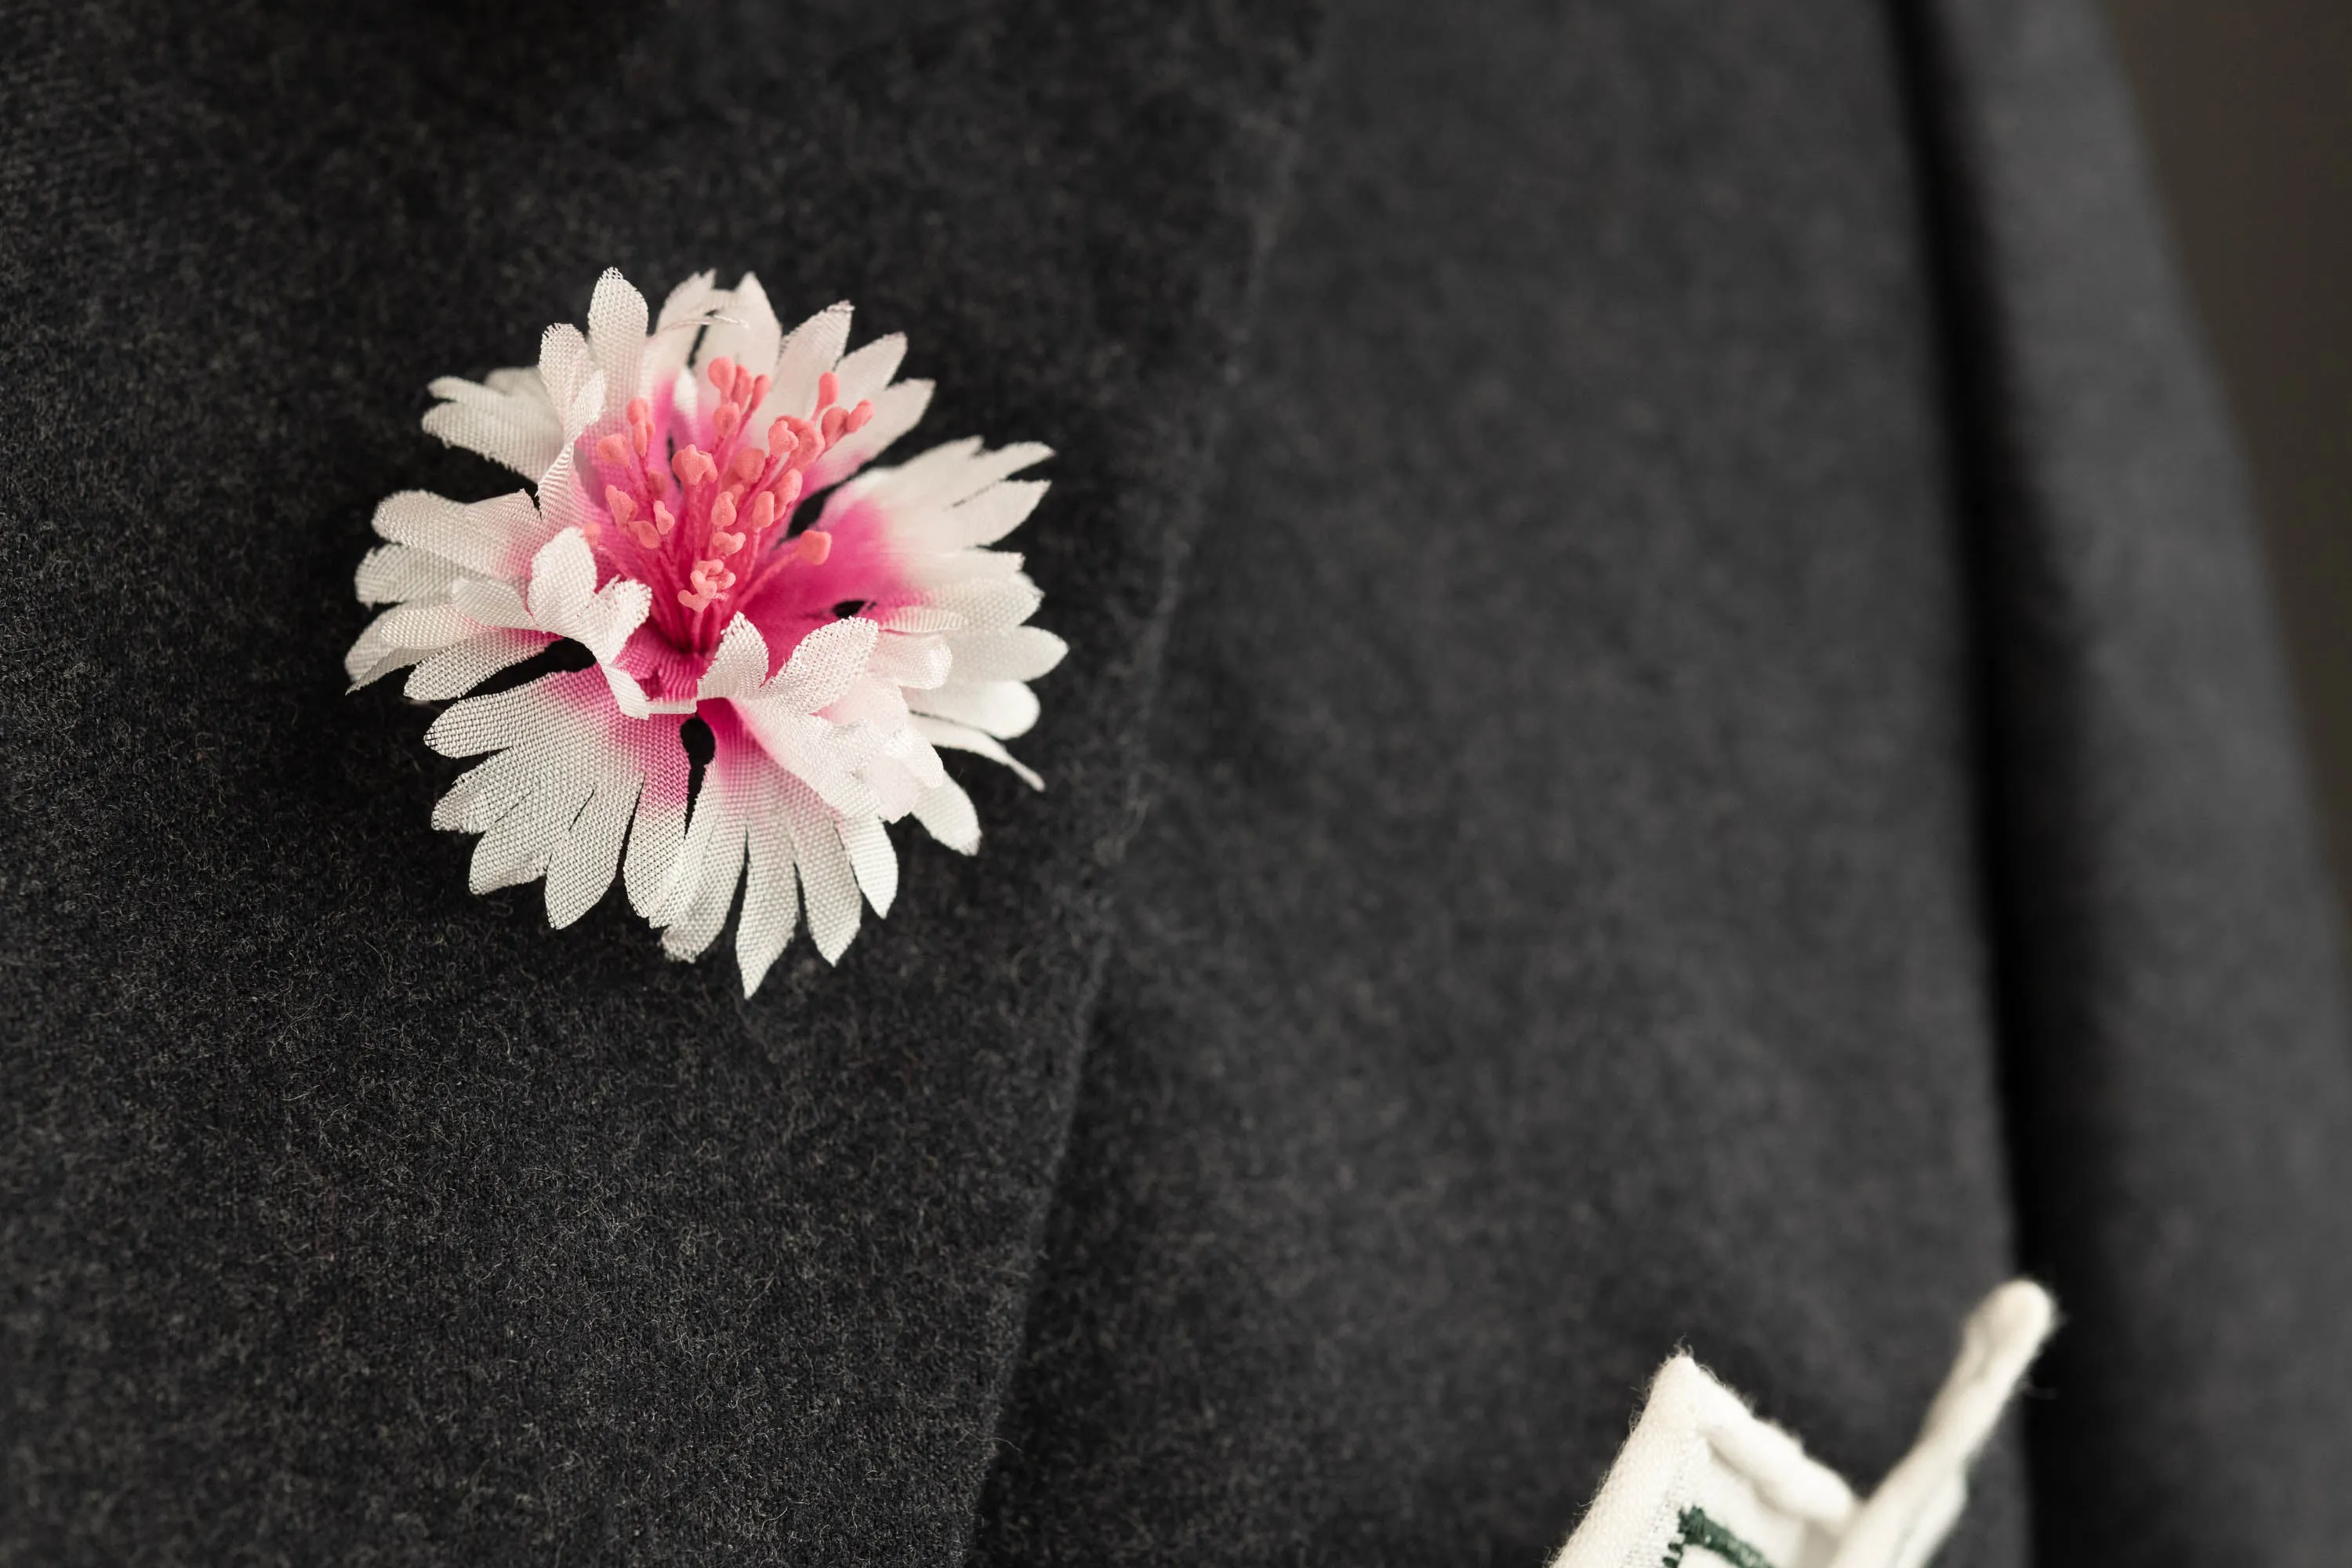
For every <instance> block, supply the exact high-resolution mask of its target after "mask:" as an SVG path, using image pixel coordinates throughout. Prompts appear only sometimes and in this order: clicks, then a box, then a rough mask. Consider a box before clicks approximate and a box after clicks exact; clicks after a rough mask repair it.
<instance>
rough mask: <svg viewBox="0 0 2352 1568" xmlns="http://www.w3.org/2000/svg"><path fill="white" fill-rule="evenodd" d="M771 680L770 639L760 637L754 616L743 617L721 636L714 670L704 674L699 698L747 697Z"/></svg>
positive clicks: (710, 668) (736, 619)
mask: <svg viewBox="0 0 2352 1568" xmlns="http://www.w3.org/2000/svg"><path fill="white" fill-rule="evenodd" d="M766 679H768V639H767V638H765V637H761V635H760V628H759V627H757V626H753V625H752V624H751V616H743V615H739V616H736V617H735V618H734V619H733V620H731V621H729V622H728V623H727V629H726V630H725V631H723V632H721V633H720V634H719V650H718V652H716V653H714V654H712V655H711V656H710V667H709V668H708V669H705V670H704V671H703V672H702V681H701V684H700V685H698V687H697V688H696V689H695V696H696V697H697V698H717V697H740V696H746V695H748V694H750V693H751V691H752V690H753V689H756V688H757V687H758V686H759V685H760V683H761V682H762V681H764V680H766Z"/></svg>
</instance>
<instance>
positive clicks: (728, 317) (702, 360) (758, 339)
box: [694, 272, 784, 429]
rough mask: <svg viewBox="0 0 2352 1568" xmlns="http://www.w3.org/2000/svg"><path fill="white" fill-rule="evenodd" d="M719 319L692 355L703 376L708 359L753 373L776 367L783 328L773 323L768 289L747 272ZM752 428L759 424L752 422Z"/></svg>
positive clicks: (764, 373) (707, 367) (701, 377)
mask: <svg viewBox="0 0 2352 1568" xmlns="http://www.w3.org/2000/svg"><path fill="white" fill-rule="evenodd" d="M719 316H720V318H721V319H720V320H719V321H717V322H716V323H714V324H713V325H712V326H711V328H710V330H709V331H706V332H704V333H703V334H702V347H701V349H700V350H699V351H698V352H697V353H696V354H695V356H694V363H695V365H696V367H697V368H698V370H700V371H701V372H702V373H703V374H702V375H700V376H698V377H697V380H698V381H700V380H702V379H705V378H707V376H708V374H709V366H710V362H711V361H713V360H716V359H731V360H733V361H734V362H735V363H737V364H740V365H741V366H742V367H743V368H744V369H745V370H748V371H750V372H751V374H753V375H768V374H772V373H773V372H774V370H775V368H776V350H777V348H778V347H779V346H781V345H782V342H783V340H784V330H783V328H782V326H780V325H778V324H777V321H776V312H775V310H774V309H773V308H772V307H771V306H770V305H769V303H768V291H767V290H766V289H762V288H761V287H760V280H759V279H757V278H755V277H753V276H752V275H751V273H749V272H746V273H745V274H743V280H742V281H741V282H740V283H738V284H736V285H735V289H734V291H733V292H732V293H730V295H728V297H727V303H726V305H725V307H724V308H723V309H721V310H720V311H719ZM752 428H754V429H759V428H761V426H757V425H754V426H752Z"/></svg>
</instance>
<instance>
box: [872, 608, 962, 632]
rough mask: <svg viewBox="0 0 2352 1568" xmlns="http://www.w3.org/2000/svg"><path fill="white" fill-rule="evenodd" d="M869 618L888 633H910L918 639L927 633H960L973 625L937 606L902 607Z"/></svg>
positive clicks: (951, 611)
mask: <svg viewBox="0 0 2352 1568" xmlns="http://www.w3.org/2000/svg"><path fill="white" fill-rule="evenodd" d="M868 616H869V618H870V619H871V620H872V621H873V622H874V624H875V625H876V626H880V627H881V628H882V629H883V630H884V631H886V632H908V633H910V634H913V635H915V636H918V637H919V636H921V635H922V634H923V633H925V632H960V631H962V630H964V629H965V628H966V627H968V626H971V622H970V621H968V620H966V619H964V617H963V616H960V615H958V614H956V613H955V612H954V611H953V610H943V609H941V608H940V607H939V606H938V605H899V606H898V608H897V609H895V610H884V611H880V612H868Z"/></svg>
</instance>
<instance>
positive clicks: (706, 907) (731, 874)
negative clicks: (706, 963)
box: [662, 780, 743, 959]
mask: <svg viewBox="0 0 2352 1568" xmlns="http://www.w3.org/2000/svg"><path fill="white" fill-rule="evenodd" d="M703 793H704V794H705V795H706V796H708V795H713V794H716V793H717V792H716V791H713V790H711V789H710V788H709V781H707V780H706V781H705V785H704V792H703ZM699 814H700V807H699V806H698V808H697V815H699ZM696 826H697V827H698V829H699V828H700V827H701V825H700V824H697V825H696ZM708 831H709V843H708V844H707V845H706V846H705V847H704V848H703V851H702V857H701V859H702V863H701V866H700V868H698V876H697V880H696V886H695V892H694V899H693V901H692V902H691V903H690V904H688V905H687V907H686V909H685V910H683V912H682V913H681V915H680V916H679V918H678V919H677V920H676V921H673V922H671V923H670V925H669V927H668V929H667V930H666V931H663V932H662V951H663V952H666V953H667V954H669V955H670V956H671V957H672V958H680V959H692V958H699V957H700V956H701V955H702V952H703V950H704V949H705V948H708V947H709V945H710V942H711V939H712V938H714V937H716V936H717V935H718V934H719V927H721V926H723V925H725V924H726V923H727V910H728V909H729V907H730V905H732V904H733V903H734V902H735V889H736V887H737V885H738V884H740V882H741V881H742V879H743V823H742V819H741V818H740V817H739V816H734V815H733V814H731V813H725V814H721V813H714V814H713V820H712V823H711V826H710V827H709V830H708Z"/></svg>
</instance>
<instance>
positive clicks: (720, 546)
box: [710, 529, 750, 555]
mask: <svg viewBox="0 0 2352 1568" xmlns="http://www.w3.org/2000/svg"><path fill="white" fill-rule="evenodd" d="M748 537H750V536H749V535H747V534H741V533H722V532H720V531H718V530H716V529H713V530H712V531H711V534H710V548H711V550H712V551H713V552H716V553H718V554H720V555H732V554H734V553H735V552H737V551H739V550H740V549H742V548H743V541H744V540H745V539H746V538H748Z"/></svg>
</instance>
